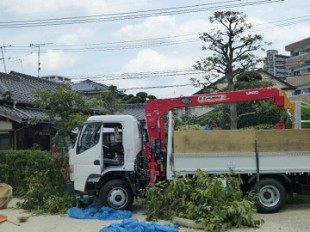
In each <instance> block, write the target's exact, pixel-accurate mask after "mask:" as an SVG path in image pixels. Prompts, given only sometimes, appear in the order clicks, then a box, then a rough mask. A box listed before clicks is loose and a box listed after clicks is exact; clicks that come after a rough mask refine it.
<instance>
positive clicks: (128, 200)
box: [99, 180, 133, 210]
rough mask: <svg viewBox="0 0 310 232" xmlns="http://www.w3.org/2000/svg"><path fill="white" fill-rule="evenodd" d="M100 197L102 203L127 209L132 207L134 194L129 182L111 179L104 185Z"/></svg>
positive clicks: (115, 207)
mask: <svg viewBox="0 0 310 232" xmlns="http://www.w3.org/2000/svg"><path fill="white" fill-rule="evenodd" d="M99 199H100V202H101V204H102V205H105V206H108V207H111V208H113V209H120V210H125V209H128V208H130V207H131V205H132V201H133V194H132V191H131V189H130V186H129V185H128V183H127V182H125V181H123V180H111V181H109V182H107V183H106V184H105V185H104V186H102V188H101V190H100V193H99Z"/></svg>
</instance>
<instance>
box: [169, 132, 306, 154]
mask: <svg viewBox="0 0 310 232" xmlns="http://www.w3.org/2000/svg"><path fill="white" fill-rule="evenodd" d="M255 143H256V145H257V151H258V152H287V151H310V130H309V129H302V130H293V129H290V130H256V131H255V130H213V131H206V130H200V131H175V132H174V153H214V152H216V153H225V152H233V153H236V152H255Z"/></svg>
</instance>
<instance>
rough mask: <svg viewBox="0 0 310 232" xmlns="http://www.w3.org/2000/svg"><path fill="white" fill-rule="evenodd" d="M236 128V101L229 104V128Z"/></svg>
mask: <svg viewBox="0 0 310 232" xmlns="http://www.w3.org/2000/svg"><path fill="white" fill-rule="evenodd" d="M237 128H238V115H237V103H231V104H230V129H231V130H235V129H237Z"/></svg>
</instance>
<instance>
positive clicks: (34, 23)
mask: <svg viewBox="0 0 310 232" xmlns="http://www.w3.org/2000/svg"><path fill="white" fill-rule="evenodd" d="M280 1H284V0H256V1H251V2H245V3H240V0H230V1H221V2H215V3H205V4H196V5H187V6H181V7H171V8H160V9H153V10H144V11H132V12H125V13H117V14H102V15H90V16H77V17H66V18H54V19H41V20H40V19H38V20H24V21H6V22H0V29H4V28H25V27H45V26H57V25H67V24H80V23H94V22H111V21H121V20H129V19H139V18H146V17H151V16H152V17H154V16H162V15H178V14H188V13H195V12H202V11H211V10H212V11H216V10H221V9H227V8H236V7H242V6H253V5H262V4H270V3H275V2H280ZM233 2H239V3H233ZM221 4H222V5H221ZM210 5H217V6H213V7H212V6H211V7H210Z"/></svg>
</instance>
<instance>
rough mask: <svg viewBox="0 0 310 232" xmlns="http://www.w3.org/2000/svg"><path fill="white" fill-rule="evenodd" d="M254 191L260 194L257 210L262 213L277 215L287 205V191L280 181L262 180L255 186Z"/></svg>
mask: <svg viewBox="0 0 310 232" xmlns="http://www.w3.org/2000/svg"><path fill="white" fill-rule="evenodd" d="M254 191H255V192H257V193H258V200H257V208H258V212H260V213H276V212H277V211H278V210H279V209H280V208H281V207H282V206H283V205H284V203H285V199H286V190H285V188H284V186H283V185H282V184H281V182H279V181H278V180H275V179H272V178H266V179H262V180H261V181H260V183H259V184H258V183H256V184H255V186H254Z"/></svg>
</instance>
